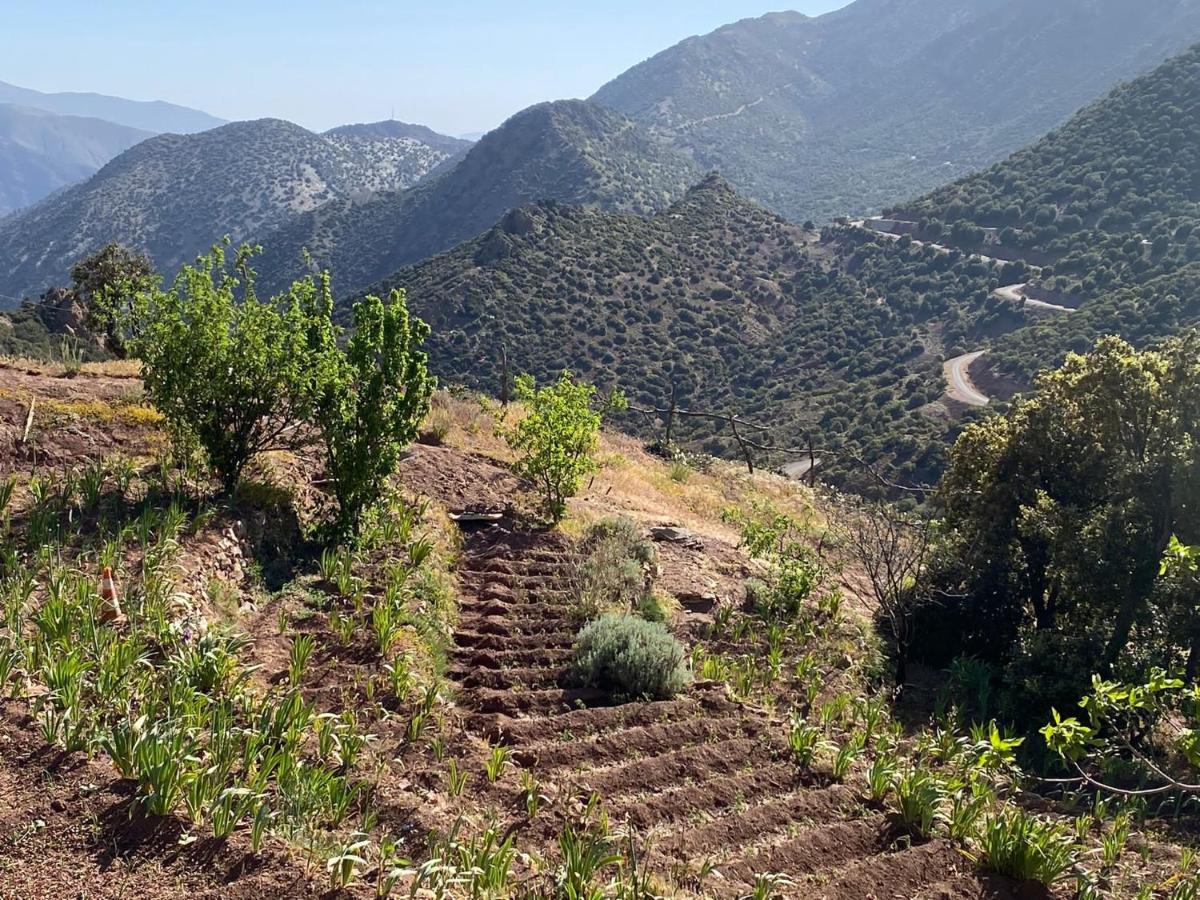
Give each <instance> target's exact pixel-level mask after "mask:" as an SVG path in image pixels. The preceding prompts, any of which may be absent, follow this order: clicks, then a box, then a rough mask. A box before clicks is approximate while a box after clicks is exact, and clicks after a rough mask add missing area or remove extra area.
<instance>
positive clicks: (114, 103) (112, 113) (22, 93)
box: [0, 81, 225, 134]
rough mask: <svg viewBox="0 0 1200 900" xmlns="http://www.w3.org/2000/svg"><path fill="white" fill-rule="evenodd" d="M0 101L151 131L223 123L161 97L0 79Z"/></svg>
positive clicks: (197, 128) (184, 131)
mask: <svg viewBox="0 0 1200 900" xmlns="http://www.w3.org/2000/svg"><path fill="white" fill-rule="evenodd" d="M0 103H12V104H15V105H18V106H28V107H32V108H34V109H44V110H46V111H47V112H52V113H57V114H58V115H60V116H84V117H87V118H91V119H104V120H105V121H108V122H113V123H115V124H117V125H125V126H127V127H129V128H137V129H139V130H141V131H148V132H151V133H153V134H163V133H173V134H192V133H193V132H197V131H207V130H208V129H209V128H216V127H217V126H218V125H224V124H225V120H224V119H218V118H217V117H216V116H210V115H209V114H208V113H206V112H201V111H200V110H198V109H191V108H189V107H186V106H177V105H176V104H174V103H165V102H163V101H162V100H150V101H146V100H126V99H124V98H123V97H109V96H107V95H105V94H90V93H75V92H69V93H50V94H48V93H43V92H42V91H35V90H31V89H30V88H23V87H17V86H16V85H15V84H8V83H7V82H4V81H0Z"/></svg>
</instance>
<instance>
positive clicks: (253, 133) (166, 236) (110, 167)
mask: <svg viewBox="0 0 1200 900" xmlns="http://www.w3.org/2000/svg"><path fill="white" fill-rule="evenodd" d="M446 158H447V155H446V153H445V152H443V151H441V150H437V149H434V148H432V147H429V146H427V145H425V144H423V143H421V142H419V141H416V140H413V139H411V138H394V139H389V138H382V137H380V138H372V137H364V136H355V135H353V134H335V135H332V136H326V135H318V134H314V133H312V132H310V131H306V130H305V129H303V128H300V127H299V126H298V125H293V124H291V123H289V122H283V121H280V120H276V119H263V120H259V121H254V122H237V123H233V124H230V125H224V126H221V127H220V128H215V129H212V130H211V131H205V132H201V133H199V134H193V135H178V134H164V135H159V136H157V137H153V138H150V139H148V140H146V141H143V142H142V143H140V144H138V145H137V146H135V147H133V148H131V149H130V150H128V151H126V152H125V153H122V154H121V155H120V156H118V157H117V158H116V159H114V160H112V161H111V162H109V163H108V164H107V165H105V166H104V167H103V168H102V169H101V170H100V171H99V172H97V173H96V174H95V175H94V176H93V177H92V178H90V179H89V180H87V181H85V182H83V183H82V184H77V185H75V186H73V187H70V188H67V189H65V190H62V191H60V192H58V193H57V194H55V195H54V196H51V197H49V198H47V199H46V200H44V201H42V202H41V203H39V204H37V205H35V206H33V207H30V208H29V209H26V210H23V211H21V212H19V213H17V214H15V215H12V216H9V217H8V218H7V219H3V220H0V294H4V295H6V296H7V297H9V298H14V297H20V296H24V295H37V294H38V293H40V292H41V291H42V290H43V289H45V288H47V287H49V286H51V285H54V284H61V283H62V282H63V281H64V280H65V278H66V277H67V273H68V271H69V269H70V267H71V265H72V264H74V262H75V261H77V260H78V259H79V258H80V257H81V256H83V255H84V254H86V253H88V252H90V251H91V250H94V249H96V248H97V247H99V246H101V245H103V244H104V243H106V242H108V241H114V240H115V241H120V242H121V243H124V244H127V245H129V246H131V247H137V248H139V249H142V250H145V251H146V252H148V253H149V254H150V256H151V258H152V259H153V260H154V261H155V263H156V264H157V265H158V266H159V267H160V268H161V269H162V270H163V271H164V272H167V273H173V272H174V270H175V269H176V268H177V267H178V266H179V265H180V264H181V263H183V262H186V261H188V260H189V259H191V258H192V257H193V256H194V255H195V254H197V253H199V252H201V251H203V250H205V249H206V248H207V247H208V246H209V245H210V244H211V243H213V242H214V241H216V240H219V239H220V238H221V237H222V236H224V235H229V236H230V237H231V238H232V239H233V240H234V241H241V240H246V239H250V238H258V237H262V236H264V235H266V234H269V233H270V232H271V231H273V230H274V229H275V228H277V227H279V226H280V225H282V224H284V223H285V222H287V221H288V220H290V219H291V218H293V217H295V216H298V215H300V214H302V213H305V212H308V211H311V210H313V209H316V208H317V207H319V206H321V205H322V204H325V203H328V202H330V201H333V200H338V199H342V198H350V197H360V198H362V197H366V196H368V195H369V194H370V192H371V191H393V190H396V189H399V188H403V187H406V186H408V185H411V184H413V183H415V182H416V181H417V180H419V179H420V178H421V177H423V176H424V175H425V174H427V173H428V172H429V171H430V170H431V169H432V168H434V167H435V166H437V165H438V164H439V163H441V162H442V161H443V160H445V159H446ZM6 302H7V303H8V304H9V305H11V304H12V301H11V299H10V300H8V301H6Z"/></svg>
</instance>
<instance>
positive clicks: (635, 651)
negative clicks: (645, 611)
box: [572, 613, 691, 700]
mask: <svg viewBox="0 0 1200 900" xmlns="http://www.w3.org/2000/svg"><path fill="white" fill-rule="evenodd" d="M574 654H575V655H574V659H573V662H572V675H573V677H574V678H575V680H576V681H578V682H579V683H580V684H582V685H583V686H584V687H592V688H600V689H602V690H606V691H610V692H611V693H612V694H613V695H614V696H616V697H619V698H623V699H627V700H634V699H639V698H651V699H658V700H665V699H667V698H669V697H673V696H674V695H675V694H677V693H679V691H681V690H682V689H683V687H684V686H685V685H686V684H687V683H688V681H689V680H690V679H691V675H690V673H689V672H688V666H687V654H686V653H685V652H684V649H683V647H682V646H681V645H680V643H679V641H677V640H676V639H675V638H674V637H673V636H672V635H671V633H670V632H669V631H667V629H666V628H665V627H664V626H663V625H661V624H659V623H657V622H647V621H646V620H645V619H642V618H640V617H638V616H631V615H613V614H611V613H606V614H604V615H602V616H601V617H600V618H599V619H597V620H595V621H594V622H590V623H588V624H587V625H585V626H584V627H583V628H582V629H581V630H580V632H579V637H578V638H577V639H576V641H575V651H574Z"/></svg>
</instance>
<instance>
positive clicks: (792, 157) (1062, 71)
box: [593, 0, 1200, 221]
mask: <svg viewBox="0 0 1200 900" xmlns="http://www.w3.org/2000/svg"><path fill="white" fill-rule="evenodd" d="M1197 39H1200V5H1197V4H1195V3H1191V2H1180V0H1146V2H1142V3H1137V4H1133V3H1128V2H1126V0H1056V2H1054V3H1047V2H1044V0H975V2H972V3H962V2H960V0H857V2H855V3H852V4H850V6H848V7H846V8H844V9H842V10H838V11H836V12H833V13H829V14H827V15H824V16H820V17H817V18H807V17H804V16H801V15H799V14H798V13H777V14H771V15H768V16H764V17H762V18H759V19H748V20H745V21H742V22H737V23H735V24H732V25H728V26H725V27H724V28H720V29H718V30H717V31H715V32H713V33H711V34H708V35H705V36H703V37H696V38H689V39H688V40H686V41H683V42H682V43H680V44H678V45H676V46H675V47H672V48H670V49H668V50H665V51H663V52H662V53H660V54H658V55H657V56H655V57H653V58H651V59H649V60H647V61H645V62H643V63H641V64H639V65H638V66H635V67H634V68H632V69H630V70H629V71H628V72H626V73H624V74H623V75H621V76H619V77H618V78H616V79H615V80H614V81H612V82H610V83H609V84H607V85H605V86H604V87H602V88H601V89H600V90H599V91H597V93H596V94H595V95H594V97H593V99H594V100H595V101H596V102H598V103H602V104H604V105H606V106H611V107H612V108H614V109H618V110H620V111H622V112H624V113H625V114H627V115H629V116H631V117H632V118H635V119H636V120H638V121H639V122H642V123H643V124H645V125H647V126H648V127H650V128H652V129H653V130H654V131H655V132H656V133H657V134H658V135H659V136H660V137H662V138H664V139H666V140H669V141H671V142H672V143H673V144H675V145H676V146H678V147H680V148H681V149H684V150H686V151H687V152H689V153H691V154H693V155H694V157H695V159H696V160H697V161H698V162H699V163H700V164H701V165H702V166H704V167H706V168H715V169H719V170H720V171H721V172H722V173H723V174H725V175H726V176H727V177H729V178H730V180H731V181H732V182H733V183H734V184H735V185H737V186H738V188H739V189H740V190H742V191H743V192H745V193H747V194H748V195H749V196H751V197H754V198H756V199H758V200H760V201H761V202H763V203H765V204H767V205H768V206H770V207H771V208H772V209H775V210H776V211H778V212H780V213H782V214H784V215H787V216H789V217H791V218H793V219H794V220H796V221H800V220H802V219H805V218H813V219H816V220H822V219H829V218H832V217H834V216H837V215H840V214H847V213H854V212H861V211H867V210H873V209H879V208H881V207H883V206H885V205H887V204H889V203H894V202H896V201H898V200H900V199H903V198H905V197H908V196H912V195H913V194H915V193H918V192H920V191H923V190H928V189H932V188H934V187H936V186H937V185H939V184H944V183H945V182H946V181H948V180H950V179H951V178H954V177H956V176H959V175H962V174H964V173H966V172H970V171H975V170H978V169H979V168H982V167H983V166H985V165H988V164H989V163H992V162H994V161H996V160H997V159H1000V158H1002V157H1003V156H1004V155H1005V154H1007V153H1010V152H1012V151H1013V150H1015V149H1017V148H1019V147H1021V146H1022V145H1024V144H1026V143H1028V142H1029V141H1031V140H1034V139H1036V138H1037V137H1039V136H1040V135H1042V134H1044V133H1045V132H1046V131H1048V130H1050V129H1051V128H1053V127H1055V126H1057V125H1059V124H1061V123H1062V122H1063V121H1065V120H1066V119H1067V118H1068V117H1069V116H1070V115H1071V114H1072V113H1074V112H1075V111H1076V110H1077V109H1079V108H1080V107H1081V106H1083V105H1084V104H1086V103H1088V102H1091V101H1092V100H1094V99H1095V98H1096V97H1098V96H1100V95H1102V94H1103V93H1104V92H1105V91H1107V90H1108V89H1110V88H1111V87H1112V86H1113V85H1114V84H1116V83H1117V82H1119V81H1121V80H1122V79H1126V78H1129V77H1132V76H1135V75H1137V74H1139V73H1141V72H1144V71H1146V70H1148V69H1150V68H1152V67H1153V66H1155V65H1157V64H1158V63H1160V62H1161V61H1162V60H1163V59H1165V58H1167V57H1168V56H1170V55H1172V54H1173V53H1177V52H1179V51H1181V50H1183V49H1184V48H1186V47H1187V46H1188V45H1189V44H1190V43H1192V42H1193V41H1195V40H1197Z"/></svg>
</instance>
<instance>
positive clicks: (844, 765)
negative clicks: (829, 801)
mask: <svg viewBox="0 0 1200 900" xmlns="http://www.w3.org/2000/svg"><path fill="white" fill-rule="evenodd" d="M862 750H863V745H862V735H861V734H855V735H853V736H852V737H851V739H850V740H849V741H847V742H846V743H845V744H844V745H843V746H842V747H841V748H840V749H839V750H838V752H837V753H836V754H835V755H834V757H833V780H834V781H839V782H840V781H845V780H846V776H847V775H848V774H849V773H850V767H851V766H853V765H854V761H855V760H856V759H858V757H859V755H860V754H861V753H862Z"/></svg>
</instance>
